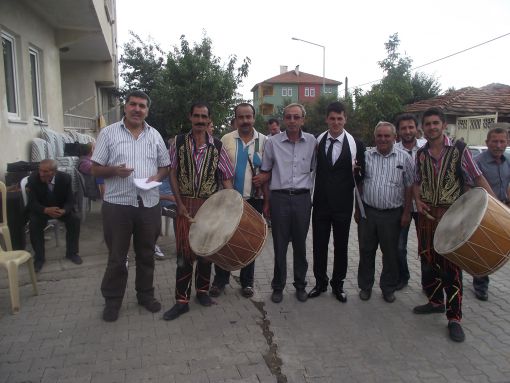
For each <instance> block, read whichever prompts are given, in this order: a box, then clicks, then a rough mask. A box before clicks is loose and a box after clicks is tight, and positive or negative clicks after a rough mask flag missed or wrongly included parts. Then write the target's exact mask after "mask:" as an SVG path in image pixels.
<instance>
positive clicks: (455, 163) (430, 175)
mask: <svg viewBox="0 0 510 383" xmlns="http://www.w3.org/2000/svg"><path fill="white" fill-rule="evenodd" d="M465 148H466V145H465V144H464V143H462V142H460V141H457V142H456V143H455V144H454V146H447V147H446V148H445V154H444V156H443V159H442V161H441V166H440V168H439V169H438V171H437V174H434V163H433V159H432V158H431V157H430V155H429V153H428V151H427V150H426V149H425V146H424V147H422V148H420V149H419V150H418V153H417V157H418V166H419V167H420V172H421V176H422V183H421V198H422V200H423V202H425V203H427V204H430V205H432V206H450V205H451V204H453V203H454V202H455V201H456V200H457V199H458V198H459V197H460V196H461V194H462V192H463V190H462V188H463V176H462V155H463V153H464V150H465Z"/></svg>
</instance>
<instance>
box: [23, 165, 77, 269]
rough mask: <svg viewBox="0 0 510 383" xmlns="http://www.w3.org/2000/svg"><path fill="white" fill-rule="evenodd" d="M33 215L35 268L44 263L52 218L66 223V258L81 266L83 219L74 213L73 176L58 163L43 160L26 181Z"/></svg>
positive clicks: (29, 204) (28, 207) (31, 239)
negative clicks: (48, 226) (62, 169)
mask: <svg viewBox="0 0 510 383" xmlns="http://www.w3.org/2000/svg"><path fill="white" fill-rule="evenodd" d="M27 194H28V204H27V209H28V213H29V217H30V223H29V229H30V241H31V242H32V248H33V249H34V252H35V256H34V266H35V271H36V272H39V271H40V270H41V268H42V266H43V264H44V261H45V255H44V228H45V227H46V225H47V224H48V220H49V219H51V218H54V219H59V220H61V221H62V222H64V223H65V225H66V231H67V233H66V258H67V259H69V260H70V261H71V262H73V263H75V264H77V265H79V264H81V263H82V262H83V261H82V259H81V258H80V256H79V255H78V241H79V238H80V218H79V217H78V216H77V215H76V214H75V213H74V200H73V190H72V180H71V177H70V176H69V175H68V174H66V173H63V172H59V171H57V162H56V161H54V160H48V159H46V160H42V161H41V163H40V164H39V171H38V172H37V173H32V174H31V175H30V177H29V178H28V183H27Z"/></svg>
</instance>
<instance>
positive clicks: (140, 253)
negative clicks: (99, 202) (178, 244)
mask: <svg viewBox="0 0 510 383" xmlns="http://www.w3.org/2000/svg"><path fill="white" fill-rule="evenodd" d="M102 213H103V232H104V239H105V243H106V246H107V247H108V264H107V266H106V271H105V273H104V276H103V282H102V283H101V292H102V294H103V297H104V298H105V301H106V303H107V304H111V305H116V306H120V305H121V304H122V299H123V298H124V293H125V291H126V285H127V278H128V268H127V264H126V262H127V255H128V251H129V246H130V243H131V237H133V248H134V250H135V264H136V279H135V289H136V297H137V299H138V302H143V301H145V300H147V299H150V298H153V297H154V284H153V281H154V245H155V244H156V240H157V238H158V236H159V233H160V231H161V207H160V206H159V204H157V205H156V206H153V207H134V206H125V205H117V204H112V203H108V202H103V206H102Z"/></svg>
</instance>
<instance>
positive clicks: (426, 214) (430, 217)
mask: <svg viewBox="0 0 510 383" xmlns="http://www.w3.org/2000/svg"><path fill="white" fill-rule="evenodd" d="M423 215H424V216H425V217H427V218H428V219H430V220H431V221H435V220H436V219H435V218H434V217H432V216H431V215H430V214H429V213H428V212H427V211H425V210H423Z"/></svg>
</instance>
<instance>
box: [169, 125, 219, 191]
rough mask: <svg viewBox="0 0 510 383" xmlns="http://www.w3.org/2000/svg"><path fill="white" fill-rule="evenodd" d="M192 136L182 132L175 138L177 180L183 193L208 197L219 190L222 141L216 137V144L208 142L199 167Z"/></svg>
mask: <svg viewBox="0 0 510 383" xmlns="http://www.w3.org/2000/svg"><path fill="white" fill-rule="evenodd" d="M191 145H192V142H191V136H190V135H189V134H180V135H178V136H177V137H176V138H175V150H176V152H177V156H178V157H177V158H178V159H179V165H178V167H177V181H178V182H179V190H180V192H181V195H183V196H185V197H192V198H208V197H210V196H211V195H212V194H214V193H215V192H217V191H218V181H219V179H218V178H219V177H218V173H217V170H218V164H219V161H220V151H221V146H222V144H221V141H220V140H218V139H216V138H214V145H211V144H209V143H208V144H207V148H206V149H205V153H204V154H203V158H202V160H201V161H200V168H199V169H197V167H196V164H195V161H194V159H193V154H192V151H191Z"/></svg>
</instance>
